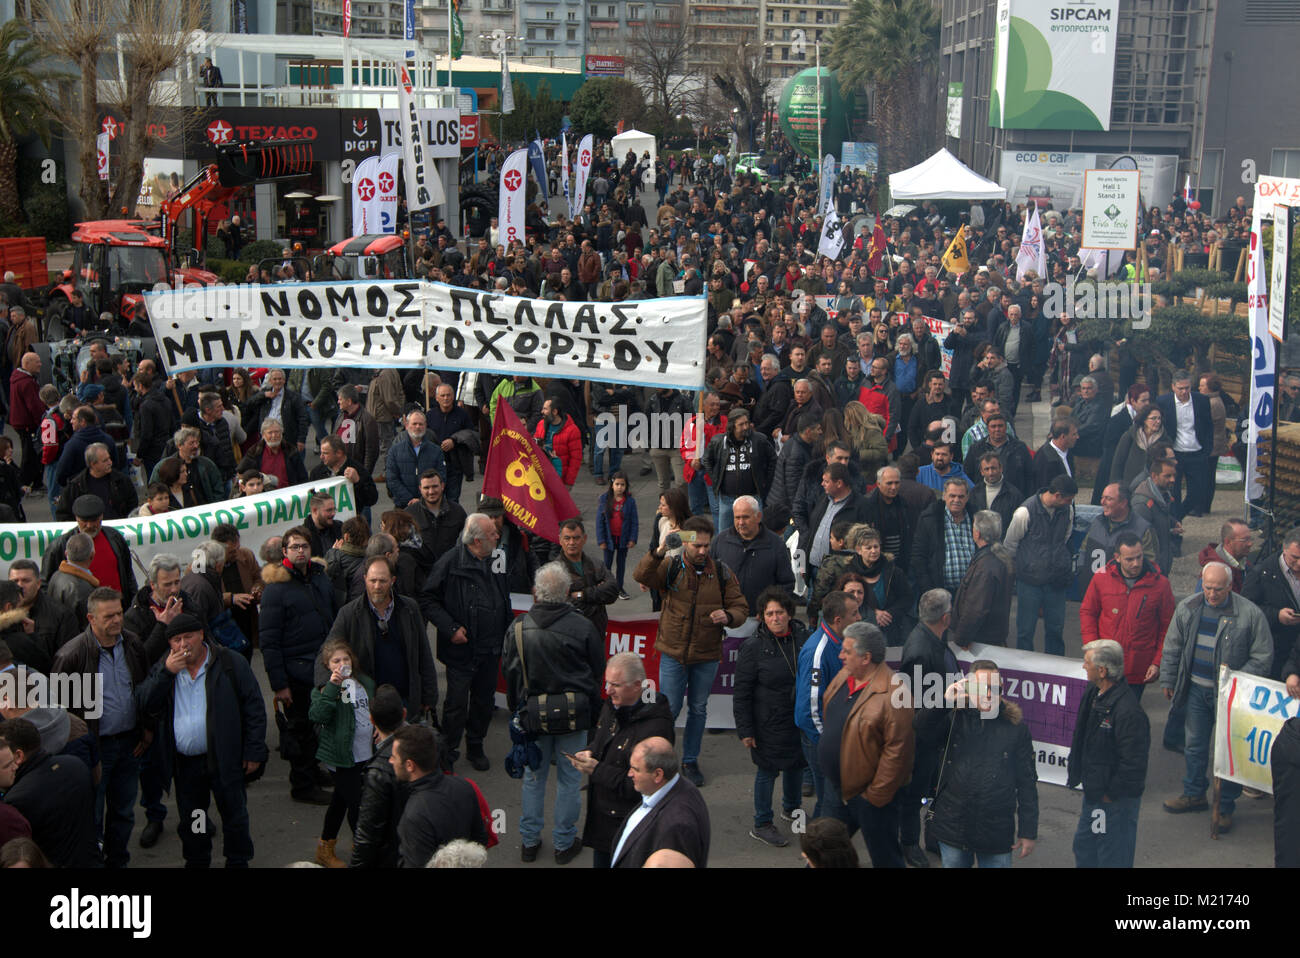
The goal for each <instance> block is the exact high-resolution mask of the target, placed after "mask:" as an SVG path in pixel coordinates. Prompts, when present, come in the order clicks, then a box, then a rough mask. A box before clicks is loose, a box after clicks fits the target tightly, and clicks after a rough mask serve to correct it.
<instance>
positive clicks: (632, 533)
mask: <svg viewBox="0 0 1300 958" xmlns="http://www.w3.org/2000/svg"><path fill="white" fill-rule="evenodd" d="M629 485H630V483H629V481H628V478H627V473H626V472H624V471H623V470H622V469H616V470H615V471H614V472H611V473H610V474H609V491H608V492H602V493H601V494H600V500H599V501H598V502H597V503H596V545H597V546H599V547H600V548H601V549H602V550H603V553H604V559H605V568H606V569H610V570H614V569H615V561H616V560H617V572H616V574H615V578H616V579H618V597H619V598H620V599H630V598H631V596H630V595H628V594H627V591H626V590H625V589H624V588H623V576H624V574H625V573H626V572H627V551H628V550H629V549H631V548H633V547H635V546H636V540H637V536H638V535H639V533H640V522H639V520H638V517H637V514H636V499H634V498H632V495H631V494H630V493H629V492H628V487H629Z"/></svg>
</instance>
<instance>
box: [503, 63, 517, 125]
mask: <svg viewBox="0 0 1300 958" xmlns="http://www.w3.org/2000/svg"><path fill="white" fill-rule="evenodd" d="M501 112H502V113H514V112H515V90H514V87H512V86H511V85H510V61H509V60H508V59H506V52H505V50H502V51H501Z"/></svg>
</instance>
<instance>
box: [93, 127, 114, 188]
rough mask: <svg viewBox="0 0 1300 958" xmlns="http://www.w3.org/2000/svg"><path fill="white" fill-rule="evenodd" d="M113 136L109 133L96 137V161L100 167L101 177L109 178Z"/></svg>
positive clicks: (103, 178) (102, 178)
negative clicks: (110, 149) (109, 155)
mask: <svg viewBox="0 0 1300 958" xmlns="http://www.w3.org/2000/svg"><path fill="white" fill-rule="evenodd" d="M111 142H112V138H111V137H109V135H108V134H107V133H101V134H99V136H97V137H95V161H96V164H97V165H98V167H99V178H100V179H101V180H106V179H108V151H109V148H110V144H111Z"/></svg>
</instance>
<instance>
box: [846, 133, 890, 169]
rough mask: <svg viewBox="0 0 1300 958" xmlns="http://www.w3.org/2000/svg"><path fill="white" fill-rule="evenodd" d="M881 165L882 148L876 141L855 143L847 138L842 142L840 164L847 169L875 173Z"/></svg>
mask: <svg viewBox="0 0 1300 958" xmlns="http://www.w3.org/2000/svg"><path fill="white" fill-rule="evenodd" d="M879 165H880V149H879V148H878V147H877V146H876V144H874V143H853V142H850V141H848V140H845V141H844V142H843V143H841V144H840V166H841V167H842V168H843V169H846V170H861V171H862V172H863V173H874V172H876V169H877V168H878V167H879Z"/></svg>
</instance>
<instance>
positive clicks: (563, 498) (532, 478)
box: [483, 398, 580, 543]
mask: <svg viewBox="0 0 1300 958" xmlns="http://www.w3.org/2000/svg"><path fill="white" fill-rule="evenodd" d="M483 495H485V496H496V497H497V498H498V499H500V500H501V502H502V503H503V504H504V505H505V507H506V515H507V516H509V517H510V521H511V522H513V523H514V524H515V525H517V526H518V527H519V528H520V529H523V530H524V531H525V532H531V533H533V534H535V535H539V536H541V537H542V538H543V539H546V540H547V541H549V542H557V543H558V542H559V541H560V522H561V521H562V520H564V519H571V518H573V517H575V516H577V515H578V514H579V512H580V510H579V509H578V507H577V506H576V505H574V502H573V498H572V497H571V496H570V495H569V490H568V489H566V488H565V487H564V483H563V482H561V481H560V477H559V476H558V475H556V474H555V467H554V466H552V465H551V459H550V457H549V456H547V455H546V454H545V453H544V452H542V450H541V449H540V448H539V447H538V445H537V441H536V440H534V439H533V437H532V436H530V435H529V434H528V430H527V429H525V428H524V424H523V423H521V422H520V421H519V416H518V415H516V413H515V411H514V409H512V408H511V407H510V403H508V402H506V401H505V399H504V398H503V399H502V400H501V401H500V402H498V403H497V414H496V417H495V418H494V419H493V421H492V439H491V440H490V441H489V443H488V454H487V462H486V464H485V465H484V468H483Z"/></svg>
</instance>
